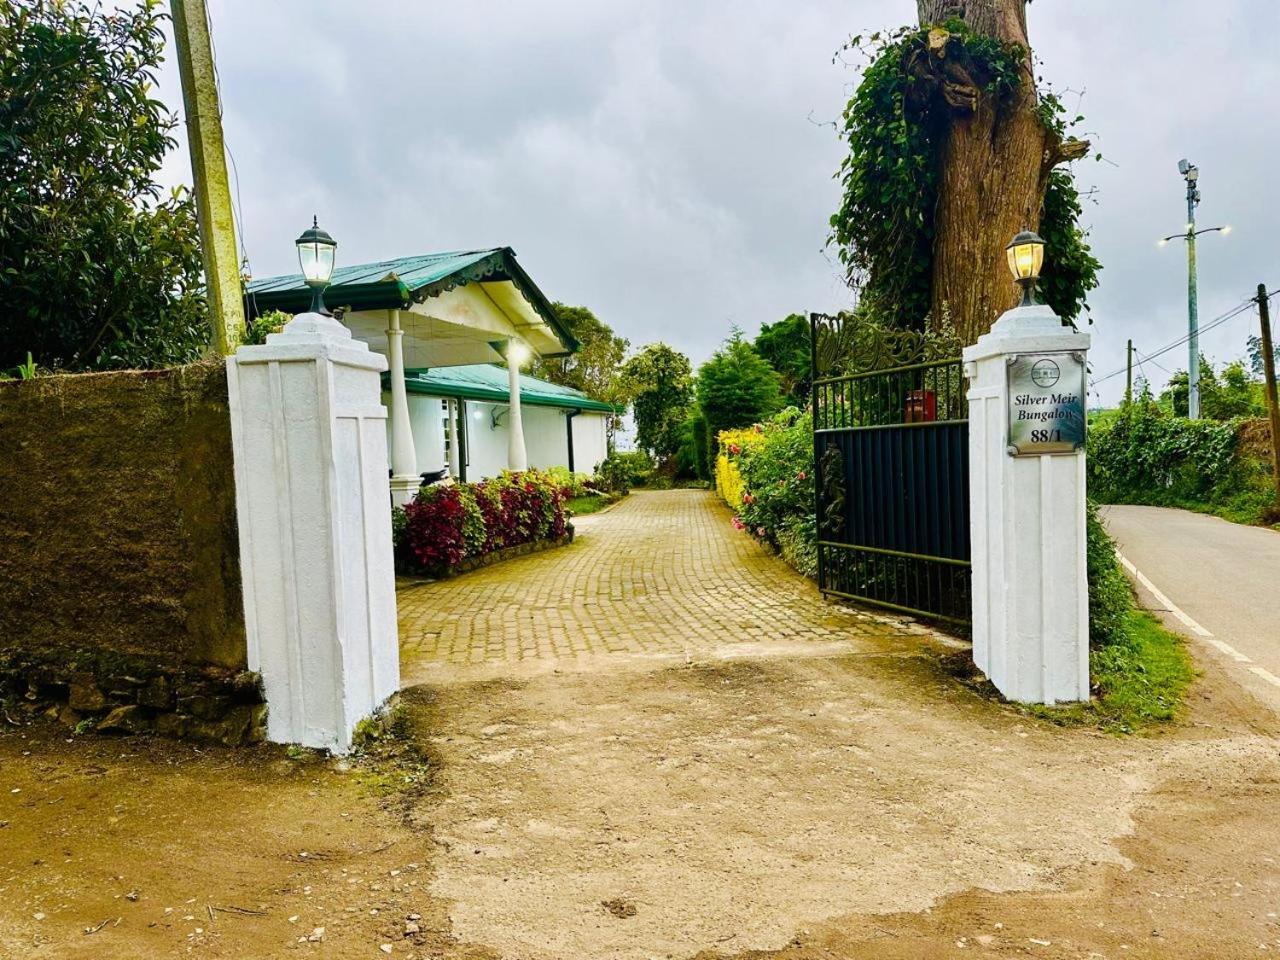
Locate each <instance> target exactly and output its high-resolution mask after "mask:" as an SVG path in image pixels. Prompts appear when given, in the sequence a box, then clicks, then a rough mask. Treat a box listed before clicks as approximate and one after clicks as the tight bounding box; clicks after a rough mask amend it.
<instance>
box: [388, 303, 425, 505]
mask: <svg viewBox="0 0 1280 960" xmlns="http://www.w3.org/2000/svg"><path fill="white" fill-rule="evenodd" d="M387 359H388V361H389V362H390V369H389V371H388V377H389V379H390V380H391V502H392V503H394V504H395V505H396V506H397V507H403V506H404V505H405V504H406V503H408V502H409V501H410V500H412V499H413V498H414V495H415V494H417V492H418V488H419V487H420V486H421V485H422V476H421V475H420V474H419V473H418V453H417V451H416V450H414V448H413V428H412V426H411V425H410V423H409V397H408V394H407V392H406V391H405V385H404V331H403V330H402V329H401V328H400V311H399V310H388V311H387Z"/></svg>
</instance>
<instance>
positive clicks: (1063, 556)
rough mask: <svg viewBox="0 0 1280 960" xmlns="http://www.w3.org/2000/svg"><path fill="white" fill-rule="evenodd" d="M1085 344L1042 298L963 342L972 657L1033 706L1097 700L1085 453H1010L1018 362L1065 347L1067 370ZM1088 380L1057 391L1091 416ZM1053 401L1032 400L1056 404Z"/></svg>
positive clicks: (1008, 692) (1002, 687) (1006, 690)
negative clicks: (1012, 382) (1092, 681)
mask: <svg viewBox="0 0 1280 960" xmlns="http://www.w3.org/2000/svg"><path fill="white" fill-rule="evenodd" d="M1088 348H1089V336H1088V334H1083V333H1077V332H1075V331H1074V330H1072V329H1071V328H1070V327H1064V326H1063V325H1062V323H1061V321H1060V320H1059V319H1058V317H1057V315H1056V314H1054V312H1053V311H1052V310H1051V309H1049V308H1048V307H1046V306H1042V305H1037V306H1030V307H1018V308H1015V309H1013V310H1010V311H1008V312H1007V313H1005V314H1004V315H1003V316H1002V317H1001V318H1000V319H999V320H998V321H997V322H996V324H995V326H993V327H992V328H991V332H990V333H988V334H987V335H986V336H984V337H981V338H980V339H979V340H978V342H977V343H976V344H974V345H973V346H971V347H968V348H966V349H965V351H964V360H965V373H966V375H967V376H968V377H969V381H970V389H969V393H968V397H969V465H970V466H969V470H970V472H969V506H970V532H971V540H972V545H973V549H972V555H973V659H974V662H975V663H976V664H977V665H978V668H979V669H980V670H982V671H983V672H984V673H985V674H986V675H987V677H988V678H989V679H990V680H991V682H992V683H994V684H995V686H996V688H997V689H998V690H999V691H1000V692H1001V693H1002V694H1004V696H1006V697H1008V698H1009V699H1010V700H1017V701H1021V702H1024V703H1046V704H1054V703H1067V702H1072V701H1080V700H1088V699H1089V584H1088V577H1087V575H1086V570H1085V454H1084V450H1083V449H1080V450H1079V451H1077V452H1074V453H1057V454H1052V455H1050V454H1041V455H1037V456H1014V455H1013V451H1012V449H1011V448H1010V446H1009V418H1010V412H1009V411H1010V396H1009V369H1010V363H1011V362H1012V361H1013V360H1014V358H1016V357H1019V356H1021V357H1024V358H1026V357H1029V356H1033V355H1037V354H1050V355H1054V354H1057V355H1060V359H1062V365H1063V367H1064V369H1066V368H1067V361H1066V359H1065V357H1063V356H1061V355H1070V354H1072V353H1075V354H1084V352H1085V351H1087V350H1088ZM1082 379H1083V378H1082V377H1080V378H1076V380H1075V382H1071V378H1070V377H1064V379H1063V380H1062V382H1061V383H1060V384H1058V383H1055V384H1054V386H1053V388H1052V391H1053V392H1055V393H1058V395H1059V396H1065V395H1066V394H1067V393H1068V392H1070V393H1073V394H1077V395H1079V399H1080V403H1081V407H1080V410H1081V413H1082V414H1083V412H1084V410H1085V407H1084V403H1085V399H1086V398H1085V397H1084V396H1083V389H1082V388H1083V383H1082ZM1059 389H1060V391H1061V392H1060V393H1059V392H1058V391H1059ZM1018 393H1019V394H1022V395H1024V396H1030V393H1028V392H1027V391H1025V390H1022V389H1019V391H1018ZM1014 399H1015V400H1016V399H1017V397H1015V398H1014ZM1052 399H1053V398H1052V397H1051V396H1047V397H1045V398H1044V400H1040V399H1038V398H1036V397H1031V399H1030V400H1029V401H1028V402H1030V403H1032V404H1042V405H1041V406H1033V407H1032V409H1048V407H1047V404H1048V403H1050V402H1051V401H1052Z"/></svg>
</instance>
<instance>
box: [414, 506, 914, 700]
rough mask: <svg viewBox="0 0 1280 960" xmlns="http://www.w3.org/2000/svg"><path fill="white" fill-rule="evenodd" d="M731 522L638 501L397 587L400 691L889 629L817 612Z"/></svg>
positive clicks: (813, 600)
mask: <svg viewBox="0 0 1280 960" xmlns="http://www.w3.org/2000/svg"><path fill="white" fill-rule="evenodd" d="M729 519H730V513H729V511H728V509H727V508H726V507H725V506H724V504H723V503H721V502H720V500H719V499H718V498H717V497H716V496H715V495H714V494H713V493H710V492H708V491H703V490H670V491H645V492H637V493H633V494H632V495H631V496H630V497H628V498H627V499H625V500H623V501H622V502H621V503H619V504H617V505H616V506H614V507H613V508H612V509H610V510H607V511H605V512H602V513H599V514H592V515H590V516H586V517H581V518H579V519H578V520H576V521H575V525H576V527H577V530H578V534H577V538H576V540H575V542H574V543H573V544H572V545H570V546H567V547H562V548H558V549H553V550H549V551H545V552H543V553H536V554H529V555H527V556H523V557H519V558H516V559H513V560H508V561H505V562H503V563H498V564H495V565H493V566H490V567H485V568H483V569H480V570H477V571H474V572H472V573H467V574H463V575H461V576H459V577H455V578H453V579H451V580H444V581H440V582H436V583H426V584H419V585H414V586H408V587H405V588H402V589H401V590H400V591H399V594H398V602H399V617H400V645H401V660H402V663H403V665H404V670H403V672H404V675H405V676H404V679H405V682H406V683H409V682H414V681H415V680H417V679H421V678H422V676H423V675H424V672H425V671H430V668H431V667H433V666H436V667H438V666H441V665H445V664H452V665H458V666H462V665H467V666H475V665H487V666H490V667H498V666H500V665H502V664H520V663H527V662H542V661H551V662H554V661H563V660H572V659H580V658H584V657H596V656H601V655H608V654H633V655H634V654H640V655H655V654H656V655H664V654H665V655H681V654H683V655H684V656H686V657H688V656H692V655H695V654H697V655H702V654H707V653H712V652H716V651H724V648H726V647H733V646H743V645H749V644H805V643H809V642H822V643H823V644H830V643H832V642H838V643H842V644H846V645H847V644H849V643H850V642H851V641H856V638H857V637H858V636H859V635H864V636H866V635H876V636H884V635H886V634H888V633H893V632H895V630H894V628H893V627H892V626H890V625H889V624H888V623H887V622H886V621H883V620H879V619H876V618H872V617H869V616H867V615H865V614H860V613H857V612H855V611H853V610H852V609H850V608H848V607H846V606H843V605H839V604H832V603H829V602H827V601H825V600H824V599H823V598H822V596H821V595H820V594H819V593H818V591H817V590H816V589H815V588H814V586H813V585H812V584H811V583H810V582H809V581H808V580H806V579H804V578H803V577H801V576H799V575H797V574H796V573H795V572H794V571H792V570H791V568H790V567H788V566H787V565H786V564H785V563H783V562H782V561H781V560H780V559H778V558H777V557H775V556H773V555H772V554H770V553H769V552H768V551H767V550H765V549H764V548H763V547H761V546H760V545H759V544H757V543H756V542H755V541H754V540H752V539H751V538H750V537H748V536H747V535H746V534H744V533H741V532H739V531H737V530H734V529H733V527H732V526H731V525H730V523H729ZM432 672H438V671H432ZM496 672H498V673H500V672H501V670H498V671H496Z"/></svg>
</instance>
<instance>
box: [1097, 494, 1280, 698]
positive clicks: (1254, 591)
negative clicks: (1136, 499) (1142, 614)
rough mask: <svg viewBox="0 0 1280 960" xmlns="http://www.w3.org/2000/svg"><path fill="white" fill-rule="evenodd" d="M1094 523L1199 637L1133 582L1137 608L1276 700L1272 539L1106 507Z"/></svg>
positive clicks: (1276, 541)
mask: <svg viewBox="0 0 1280 960" xmlns="http://www.w3.org/2000/svg"><path fill="white" fill-rule="evenodd" d="M1102 516H1103V518H1104V520H1105V521H1106V525H1107V529H1108V530H1110V532H1111V535H1112V536H1113V537H1114V538H1115V540H1116V543H1117V544H1118V545H1119V547H1120V552H1121V553H1122V554H1123V555H1124V556H1125V558H1127V559H1128V560H1129V562H1130V563H1132V564H1133V566H1134V567H1136V568H1137V570H1138V571H1139V572H1140V573H1141V574H1143V575H1144V576H1145V577H1146V579H1147V580H1148V581H1150V585H1151V586H1154V587H1155V588H1156V589H1157V590H1158V591H1159V592H1160V593H1162V594H1164V597H1165V598H1167V599H1168V600H1169V601H1171V602H1172V604H1173V605H1174V606H1176V607H1177V608H1180V609H1181V611H1183V613H1184V614H1185V615H1186V617H1190V618H1191V619H1192V620H1193V621H1194V622H1195V623H1196V624H1198V625H1199V626H1200V627H1201V628H1202V630H1196V629H1195V627H1194V626H1191V625H1188V624H1187V623H1186V621H1185V619H1179V618H1178V617H1177V615H1176V613H1175V612H1173V611H1166V608H1165V605H1164V604H1163V603H1161V601H1160V598H1158V597H1156V596H1155V595H1154V594H1152V592H1151V591H1150V590H1149V589H1147V588H1145V587H1144V586H1143V585H1142V584H1141V583H1140V584H1139V596H1140V598H1141V600H1142V601H1143V603H1144V604H1145V605H1146V606H1148V607H1150V608H1151V609H1153V610H1156V611H1161V612H1163V619H1164V620H1165V622H1166V623H1167V624H1168V625H1169V626H1170V628H1172V629H1176V630H1179V631H1181V632H1182V633H1185V634H1187V635H1189V636H1193V637H1199V638H1200V640H1202V641H1203V642H1205V643H1208V644H1210V645H1211V646H1214V647H1216V648H1217V649H1218V651H1219V653H1220V654H1222V655H1223V657H1225V660H1226V662H1227V663H1228V664H1230V666H1231V668H1232V669H1233V670H1234V671H1237V672H1238V675H1240V676H1241V679H1242V680H1244V681H1245V682H1246V683H1247V685H1248V686H1249V687H1251V688H1252V689H1255V690H1258V692H1260V693H1261V692H1263V691H1264V690H1265V691H1266V693H1267V694H1268V696H1267V699H1268V700H1271V701H1273V702H1276V701H1280V532H1276V531H1274V530H1269V529H1266V528H1264V527H1246V526H1242V525H1240V524H1235V523H1228V522H1227V521H1225V520H1220V519H1218V518H1217V517H1210V516H1205V515H1203V514H1198V513H1189V512H1188V511H1185V510H1170V509H1166V508H1164V507H1131V506H1108V507H1103V508H1102ZM1205 632H1207V633H1208V634H1210V635H1211V636H1205ZM1250 674H1251V676H1250ZM1268 675H1270V676H1268ZM1260 684H1261V686H1260Z"/></svg>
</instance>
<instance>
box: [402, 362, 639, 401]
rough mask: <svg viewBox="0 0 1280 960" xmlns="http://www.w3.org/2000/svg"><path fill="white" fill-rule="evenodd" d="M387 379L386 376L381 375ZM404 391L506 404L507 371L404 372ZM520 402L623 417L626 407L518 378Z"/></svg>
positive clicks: (484, 366) (489, 367)
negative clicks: (614, 414)
mask: <svg viewBox="0 0 1280 960" xmlns="http://www.w3.org/2000/svg"><path fill="white" fill-rule="evenodd" d="M383 377H384V378H385V377H386V374H383ZM404 384H405V389H407V390H408V391H409V392H410V393H421V394H425V395H427V396H431V397H461V398H462V399H464V400H485V401H488V402H490V403H509V402H510V400H511V394H510V391H509V390H508V389H507V368H506V367H500V366H497V365H496V364H490V363H478V364H472V365H470V366H465V367H435V368H433V369H431V370H406V371H405V375H404ZM520 402H521V403H522V404H523V403H528V404H532V405H534V406H542V407H564V408H569V409H574V410H597V411H599V412H601V413H623V412H625V410H626V408H625V407H614V406H612V405H611V404H608V403H602V402H601V401H599V400H592V399H591V398H590V397H588V396H587V395H586V394H585V393H583V392H582V391H581V390H574V389H573V388H572V387H563V386H561V385H560V384H558V383H550V382H548V381H546V380H539V379H538V378H537V377H531V376H529V375H527V374H524V373H522V374H520Z"/></svg>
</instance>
